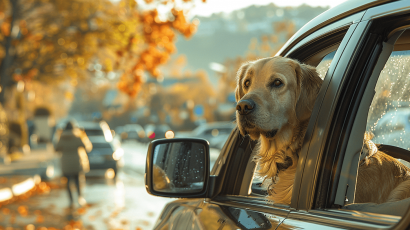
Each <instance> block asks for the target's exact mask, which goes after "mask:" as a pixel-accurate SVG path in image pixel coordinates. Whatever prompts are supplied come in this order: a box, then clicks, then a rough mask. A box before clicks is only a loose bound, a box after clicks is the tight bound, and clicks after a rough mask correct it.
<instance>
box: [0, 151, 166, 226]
mask: <svg viewBox="0 0 410 230" xmlns="http://www.w3.org/2000/svg"><path fill="white" fill-rule="evenodd" d="M123 148H124V150H125V155H124V160H125V161H124V162H125V165H124V167H123V169H122V170H121V171H120V172H119V173H118V175H117V178H116V180H114V179H109V178H106V177H105V171H94V172H92V173H91V174H89V175H87V177H86V179H85V182H84V181H83V182H82V184H83V188H82V191H83V197H84V198H85V200H86V201H87V205H84V206H80V205H79V204H77V205H76V206H75V207H74V208H70V207H69V198H68V193H67V190H66V188H65V184H64V182H65V181H64V179H63V180H58V179H57V181H54V182H53V183H52V184H51V189H50V191H49V192H48V193H42V194H35V195H32V196H30V197H29V198H27V199H25V200H18V201H16V202H14V203H12V204H8V205H3V206H2V207H0V226H2V227H4V228H6V227H12V228H8V229H27V230H31V229H33V230H34V229H41V230H46V229H49V230H50V229H98V230H100V229H101V230H103V229H133V230H136V229H152V228H153V226H154V224H155V221H156V220H157V218H158V216H159V214H160V212H161V210H162V208H163V207H164V206H165V204H166V203H168V202H170V201H172V199H169V198H162V197H154V196H151V195H149V194H147V192H146V190H145V184H144V176H143V172H144V167H145V154H146V145H141V144H136V143H126V144H124V145H123ZM72 191H73V192H74V191H75V189H74V188H72ZM74 194H75V195H77V194H76V192H74ZM0 229H1V228H0Z"/></svg>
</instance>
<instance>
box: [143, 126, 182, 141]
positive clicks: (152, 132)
mask: <svg viewBox="0 0 410 230" xmlns="http://www.w3.org/2000/svg"><path fill="white" fill-rule="evenodd" d="M144 130H145V134H146V135H147V137H146V140H147V141H148V142H149V141H152V140H156V139H160V138H173V137H174V136H175V134H174V132H173V131H172V130H171V128H170V127H169V126H168V125H166V124H161V125H154V124H148V125H146V126H145V127H144Z"/></svg>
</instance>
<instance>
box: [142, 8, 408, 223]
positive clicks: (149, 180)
mask: <svg viewBox="0 0 410 230" xmlns="http://www.w3.org/2000/svg"><path fill="white" fill-rule="evenodd" d="M408 28H410V1H386V0H379V1H374V0H373V1H371V0H354V1H353V0H351V1H347V2H344V3H342V4H340V5H339V6H336V7H334V8H331V9H329V10H328V11H326V12H324V13H323V14H321V15H319V16H318V17H316V18H314V19H313V20H312V21H310V22H309V23H308V24H306V25H305V26H304V27H302V28H301V29H300V30H299V31H298V32H297V33H296V34H295V35H294V36H293V37H292V38H290V40H289V41H288V42H287V43H286V44H285V45H284V46H283V47H282V48H281V50H280V51H279V52H278V53H277V55H279V56H284V57H288V58H293V59H297V60H299V61H301V62H303V63H307V64H309V65H312V66H315V67H316V69H317V71H318V73H319V75H320V76H321V77H322V78H323V79H324V81H323V84H322V86H321V89H320V92H319V94H318V97H317V99H316V103H315V105H314V107H313V110H312V115H311V117H310V121H309V124H308V126H307V132H306V134H305V137H304V143H303V145H302V146H301V150H300V154H299V160H298V167H297V169H296V174H295V177H294V184H293V192H292V197H291V203H290V205H280V204H272V203H270V202H268V201H267V200H266V192H267V191H266V188H264V187H263V186H260V183H261V182H260V181H261V180H260V179H262V180H263V178H258V175H257V174H256V173H254V172H255V171H256V168H257V165H256V164H255V161H253V160H252V159H253V154H252V151H253V149H254V147H255V142H254V141H251V140H250V139H249V137H248V136H245V137H244V136H241V135H240V133H239V131H238V130H237V129H235V130H233V131H232V133H231V134H230V136H229V138H228V140H227V141H226V143H225V145H224V147H223V148H222V151H221V153H220V155H219V157H218V159H217V161H216V163H215V165H214V166H213V168H212V171H211V172H209V146H208V144H207V142H206V141H205V140H202V139H194V138H175V139H166V140H156V141H153V142H151V144H150V146H149V148H148V154H147V164H146V188H147V192H148V193H150V194H152V195H156V196H162V197H174V198H185V199H178V200H174V201H172V202H170V203H169V204H168V205H167V206H166V207H165V208H164V209H163V211H162V214H161V215H160V217H159V219H158V221H157V223H156V225H155V229H381V228H383V229H409V228H410V211H409V210H408V206H409V204H410V199H405V200H402V201H397V202H392V203H387V204H366V203H364V204H355V203H354V201H355V189H356V182H357V180H356V176H357V171H358V167H359V160H360V156H361V151H362V148H363V137H364V134H365V132H366V127H370V128H374V125H375V124H374V121H375V120H378V119H380V118H381V117H383V115H384V114H385V113H386V112H387V110H386V108H387V105H389V104H392V101H402V100H408V98H409V97H410V93H409V92H410V90H409V87H410V84H409V81H410V78H409V77H408V76H409V74H410V52H409V50H410V29H408ZM406 119H408V118H406ZM367 131H370V130H369V129H368V130H367ZM379 148H381V149H383V151H385V152H386V153H387V154H389V155H391V156H393V157H395V158H401V159H404V160H407V161H409V159H410V152H409V151H408V150H405V149H402V148H400V147H399V146H396V145H395V143H394V142H389V143H383V144H381V145H380V146H379ZM257 179H258V181H256V180H257ZM374 179H375V180H378V179H379V178H374ZM174 182H175V183H174ZM360 205H362V206H360ZM386 205H387V206H386ZM359 207H368V208H369V207H373V209H372V210H373V211H371V212H369V211H368V212H363V211H362V210H361V209H360V208H359ZM380 207H382V208H380ZM383 207H385V208H383ZM365 210H368V209H365Z"/></svg>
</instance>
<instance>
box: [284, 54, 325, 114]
mask: <svg viewBox="0 0 410 230" xmlns="http://www.w3.org/2000/svg"><path fill="white" fill-rule="evenodd" d="M291 62H292V66H294V68H295V72H296V80H297V85H298V86H297V88H298V89H297V90H296V98H297V102H296V107H295V112H296V116H297V118H298V120H299V121H303V120H306V119H309V118H310V115H311V113H312V110H313V106H314V104H315V101H316V97H317V94H318V93H319V90H320V87H321V85H322V82H323V80H322V79H321V78H320V77H319V74H318V73H317V72H316V68H315V67H313V66H310V65H306V64H301V63H299V62H298V61H294V60H292V61H291Z"/></svg>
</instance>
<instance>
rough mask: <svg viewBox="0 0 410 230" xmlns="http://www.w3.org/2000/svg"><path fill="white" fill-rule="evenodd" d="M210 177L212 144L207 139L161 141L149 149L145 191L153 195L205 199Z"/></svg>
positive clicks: (152, 143) (155, 142)
mask: <svg viewBox="0 0 410 230" xmlns="http://www.w3.org/2000/svg"><path fill="white" fill-rule="evenodd" d="M209 174H210V172H209V143H208V141H206V140H204V139H197V138H174V139H159V140H155V141H152V142H151V143H150V145H149V147H148V153H147V161H146V167H145V187H146V189H147V192H148V193H149V194H151V195H156V196H164V197H177V198H194V197H197V198H199V197H200V198H205V197H206V194H207V187H208V181H209Z"/></svg>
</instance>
